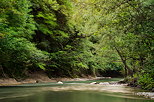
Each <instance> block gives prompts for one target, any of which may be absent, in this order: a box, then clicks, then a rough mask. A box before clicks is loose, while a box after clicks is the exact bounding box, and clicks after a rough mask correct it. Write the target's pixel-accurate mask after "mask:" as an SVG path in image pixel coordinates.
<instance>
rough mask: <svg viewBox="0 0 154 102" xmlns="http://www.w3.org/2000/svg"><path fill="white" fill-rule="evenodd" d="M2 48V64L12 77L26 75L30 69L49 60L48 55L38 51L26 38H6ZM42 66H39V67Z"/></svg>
mask: <svg viewBox="0 0 154 102" xmlns="http://www.w3.org/2000/svg"><path fill="white" fill-rule="evenodd" d="M0 46H1V49H0V53H1V55H0V57H1V61H0V62H1V63H0V64H1V65H2V66H3V67H4V68H5V69H4V71H5V73H7V74H8V75H9V76H11V77H16V76H17V77H19V76H20V75H24V74H25V72H26V71H27V69H28V68H30V67H32V66H33V67H34V66H35V64H39V63H40V62H42V63H43V62H45V61H47V60H49V58H48V55H47V54H45V53H43V52H42V51H40V50H38V49H37V48H36V47H35V46H34V44H32V43H31V42H29V41H28V40H26V39H25V38H12V37H11V38H4V39H1V42H0ZM42 65H43V64H41V65H40V64H39V67H40V66H42ZM40 68H41V69H42V67H40ZM24 71H25V72H24Z"/></svg>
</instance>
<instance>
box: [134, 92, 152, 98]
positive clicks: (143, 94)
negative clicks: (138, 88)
mask: <svg viewBox="0 0 154 102" xmlns="http://www.w3.org/2000/svg"><path fill="white" fill-rule="evenodd" d="M136 95H138V96H144V97H146V98H151V99H154V92H138V93H136Z"/></svg>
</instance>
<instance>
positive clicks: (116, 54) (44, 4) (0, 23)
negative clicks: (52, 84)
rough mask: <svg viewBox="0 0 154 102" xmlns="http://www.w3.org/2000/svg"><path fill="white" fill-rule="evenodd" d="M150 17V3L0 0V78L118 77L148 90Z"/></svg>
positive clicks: (152, 42)
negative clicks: (38, 75)
mask: <svg viewBox="0 0 154 102" xmlns="http://www.w3.org/2000/svg"><path fill="white" fill-rule="evenodd" d="M153 15H154V1H153V0H0V76H1V77H13V78H21V77H25V76H27V75H28V73H33V72H35V71H39V70H43V71H44V72H46V73H47V74H48V76H49V77H83V76H88V75H90V76H96V75H106V76H112V75H113V74H115V75H117V76H118V75H120V73H122V74H123V75H124V76H125V77H127V78H126V79H127V80H128V81H130V82H133V84H135V85H141V87H142V88H145V89H152V88H153V87H154V17H153ZM113 76H114V75H113Z"/></svg>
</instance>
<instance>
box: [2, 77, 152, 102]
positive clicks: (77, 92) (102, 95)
mask: <svg viewBox="0 0 154 102" xmlns="http://www.w3.org/2000/svg"><path fill="white" fill-rule="evenodd" d="M116 80H118V79H107V80H96V82H109V81H116ZM91 82H94V81H76V82H73V81H72V82H64V84H57V83H38V84H25V85H18V86H13V87H0V102H154V100H150V99H145V98H143V97H139V96H136V95H135V93H136V92H139V91H142V90H139V89H135V88H130V87H128V86H122V85H99V84H94V85H93V84H89V83H91Z"/></svg>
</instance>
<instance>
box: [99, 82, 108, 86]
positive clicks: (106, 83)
mask: <svg viewBox="0 0 154 102" xmlns="http://www.w3.org/2000/svg"><path fill="white" fill-rule="evenodd" d="M99 84H100V85H109V84H110V83H109V82H100V83H99Z"/></svg>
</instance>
